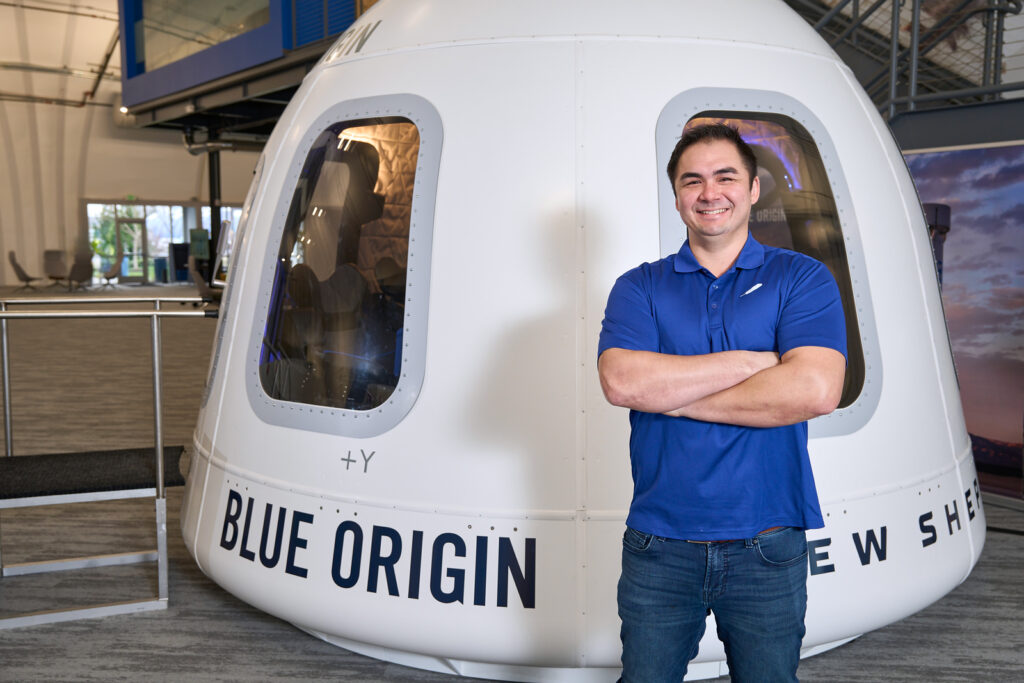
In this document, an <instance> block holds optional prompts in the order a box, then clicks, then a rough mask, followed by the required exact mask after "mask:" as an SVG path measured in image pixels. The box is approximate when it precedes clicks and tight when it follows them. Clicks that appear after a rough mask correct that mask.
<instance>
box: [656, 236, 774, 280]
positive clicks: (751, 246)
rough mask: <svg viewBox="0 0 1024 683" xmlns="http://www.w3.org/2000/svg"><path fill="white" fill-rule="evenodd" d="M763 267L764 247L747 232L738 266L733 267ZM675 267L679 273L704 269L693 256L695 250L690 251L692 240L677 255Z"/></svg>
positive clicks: (737, 260)
mask: <svg viewBox="0 0 1024 683" xmlns="http://www.w3.org/2000/svg"><path fill="white" fill-rule="evenodd" d="M762 265H764V247H763V246H762V245H761V243H760V242H758V241H757V240H755V239H754V236H753V235H751V234H750V232H747V241H746V242H745V243H744V244H743V248H742V249H741V250H740V255H739V256H738V257H737V258H736V264H735V266H733V267H734V268H757V267H758V266H762ZM673 266H674V268H675V271H676V272H677V273H696V272H698V271H700V270H703V269H704V267H703V266H702V265H700V263H698V262H697V257H696V256H694V255H693V250H692V249H690V240H686V241H685V242H683V246H682V248H680V249H679V252H678V253H676V256H675V260H674V263H673Z"/></svg>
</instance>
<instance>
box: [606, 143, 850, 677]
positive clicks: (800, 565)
mask: <svg viewBox="0 0 1024 683" xmlns="http://www.w3.org/2000/svg"><path fill="white" fill-rule="evenodd" d="M668 174H669V178H670V180H671V181H672V185H673V188H674V191H675V195H676V209H677V210H678V211H679V215H680V216H681V217H682V219H683V222H684V223H685V224H686V227H687V235H688V239H687V241H686V243H685V244H684V245H683V247H682V248H681V249H680V250H679V253H677V254H675V255H673V256H670V257H668V258H665V259H662V260H661V261H657V262H655V263H647V264H644V265H642V266H640V267H638V268H635V269H633V270H631V271H629V272H628V273H626V274H625V275H623V276H622V277H620V278H619V279H618V280H617V281H616V283H615V286H614V287H613V289H612V292H611V294H610V296H609V299H608V306H607V308H606V310H605V319H604V322H603V324H602V330H601V340H600V344H599V348H598V353H599V359H598V369H599V373H600V377H601V386H602V388H603V389H604V392H605V396H606V397H607V399H608V400H609V401H610V402H611V403H612V404H614V405H617V406H622V407H626V408H629V409H630V413H629V419H630V426H631V428H632V432H631V435H630V458H631V461H632V470H633V486H634V488H633V501H632V503H631V505H630V510H629V516H628V518H627V520H626V526H627V529H626V533H625V535H624V537H623V552H622V575H621V578H620V580H619V588H618V603H619V616H620V617H621V618H622V632H621V636H622V644H623V654H622V663H623V675H622V679H623V680H624V681H625V682H626V683H661V682H662V681H664V682H666V683H678V682H679V681H681V680H682V678H683V676H684V674H685V673H686V668H687V664H688V662H689V661H690V660H691V659H692V658H693V657H695V656H696V654H697V646H698V643H699V641H700V639H701V636H702V635H703V633H704V628H705V619H706V617H707V615H708V614H709V613H711V612H714V614H715V621H716V623H717V625H718V636H719V637H720V638H721V640H722V641H723V643H724V644H725V652H726V658H727V661H728V664H729V669H730V673H731V675H732V679H733V680H734V681H756V682H757V683H765V682H769V681H795V680H796V669H797V664H798V661H799V655H800V643H801V640H802V638H803V635H804V612H805V608H806V603H807V590H806V582H807V559H806V557H807V542H806V537H805V535H804V530H805V529H815V528H820V527H822V526H823V520H822V517H821V511H820V509H819V506H818V499H817V494H816V492H815V487H814V478H813V475H812V472H811V467H810V461H809V459H808V455H807V423H806V420H808V419H810V418H812V417H815V416H818V415H824V414H827V413H829V412H831V411H832V410H834V409H835V407H836V406H837V405H838V403H839V398H840V395H841V393H842V387H843V376H844V373H845V370H846V357H845V353H846V335H845V330H844V319H843V310H842V304H841V302H840V299H839V291H838V288H837V286H836V284H835V281H834V279H833V278H832V276H831V274H830V273H829V272H828V270H827V269H826V268H825V266H824V265H822V264H821V263H819V262H818V261H815V260H814V259H812V258H810V257H808V256H805V255H802V254H798V253H795V252H792V251H787V250H783V249H775V248H771V247H765V246H762V245H761V244H759V243H758V242H756V241H755V240H754V239H753V238H752V237H751V236H750V235H749V230H748V222H749V219H750V209H751V206H752V205H753V204H754V203H755V202H756V201H757V198H758V195H759V192H760V185H759V182H758V179H757V163H756V160H755V158H754V154H753V152H752V151H751V149H750V147H749V146H748V145H747V144H746V143H745V142H743V140H742V138H741V137H740V136H739V134H738V133H737V132H736V131H735V130H734V129H733V128H730V127H728V126H725V125H720V124H714V125H707V126H699V127H695V128H693V129H691V130H689V131H687V132H686V133H685V134H684V135H683V137H682V138H681V139H680V141H679V143H678V145H677V146H676V148H675V150H674V151H673V153H672V157H671V159H670V161H669V165H668Z"/></svg>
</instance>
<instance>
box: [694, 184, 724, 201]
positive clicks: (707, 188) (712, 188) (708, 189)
mask: <svg viewBox="0 0 1024 683" xmlns="http://www.w3.org/2000/svg"><path fill="white" fill-rule="evenodd" d="M720 196H722V193H721V191H720V190H719V187H718V183H715V182H709V183H704V184H703V185H702V186H701V190H700V197H699V199H701V200H703V201H706V202H707V201H714V200H715V199H718V198H719V197H720Z"/></svg>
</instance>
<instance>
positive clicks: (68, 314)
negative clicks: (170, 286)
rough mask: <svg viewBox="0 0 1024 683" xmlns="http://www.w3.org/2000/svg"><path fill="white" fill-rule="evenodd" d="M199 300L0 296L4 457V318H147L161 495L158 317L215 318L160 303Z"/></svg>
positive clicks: (7, 432)
mask: <svg viewBox="0 0 1024 683" xmlns="http://www.w3.org/2000/svg"><path fill="white" fill-rule="evenodd" d="M129 303H131V304H140V303H145V304H151V305H152V306H153V310H151V311H72V310H44V311H11V310H8V306H12V305H31V306H68V307H69V308H70V307H72V306H78V305H82V304H129ZM165 303H177V304H200V303H203V299H201V298H199V297H109V298H107V297H91V298H87V299H83V298H73V297H58V298H53V299H31V298H22V299H0V364H2V367H3V400H4V447H5V453H6V455H7V456H8V457H10V456H13V455H14V437H13V433H12V432H13V429H12V425H11V415H12V412H11V373H10V351H9V348H10V346H9V344H8V337H7V321H8V320H17V319H36V320H38V319H55V318H149V319H150V330H151V337H152V351H153V432H154V435H155V440H156V492H157V498H158V499H163V498H164V497H165V483H164V436H163V420H162V413H163V402H162V398H161V394H162V380H161V368H160V365H161V363H160V359H161V353H162V351H161V344H160V319H161V318H216V317H217V311H216V310H214V309H201V310H192V311H165V310H163V309H161V308H160V306H161V304H165Z"/></svg>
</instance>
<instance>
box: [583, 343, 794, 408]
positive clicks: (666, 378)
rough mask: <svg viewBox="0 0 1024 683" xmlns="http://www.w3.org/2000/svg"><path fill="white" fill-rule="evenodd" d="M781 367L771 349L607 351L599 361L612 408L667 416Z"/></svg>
mask: <svg viewBox="0 0 1024 683" xmlns="http://www.w3.org/2000/svg"><path fill="white" fill-rule="evenodd" d="M778 364H779V356H778V354H776V353H773V352H771V351H721V352H719V353H709V354H705V355H700V356H675V355H671V354H665V353H654V352H652V351H630V350H628V349H618V348H611V349H607V350H605V352H604V353H602V354H601V357H600V358H599V359H598V362H597V368H598V373H599V375H600V378H601V388H602V389H603V390H604V395H605V398H607V399H608V402H609V403H611V404H612V405H616V406H621V407H624V408H630V409H632V410H639V411H642V412H645V413H665V412H668V411H672V410H675V409H677V408H681V407H683V406H687V405H689V404H691V403H693V402H694V401H697V400H699V399H703V398H705V397H708V396H711V395H713V394H716V393H718V392H721V391H723V390H725V389H728V388H729V387H732V386H735V385H737V384H739V383H740V382H742V381H744V380H746V379H749V378H750V377H752V376H754V375H755V374H756V373H758V372H761V371H762V370H765V369H767V368H772V367H775V366H777V365H778Z"/></svg>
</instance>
